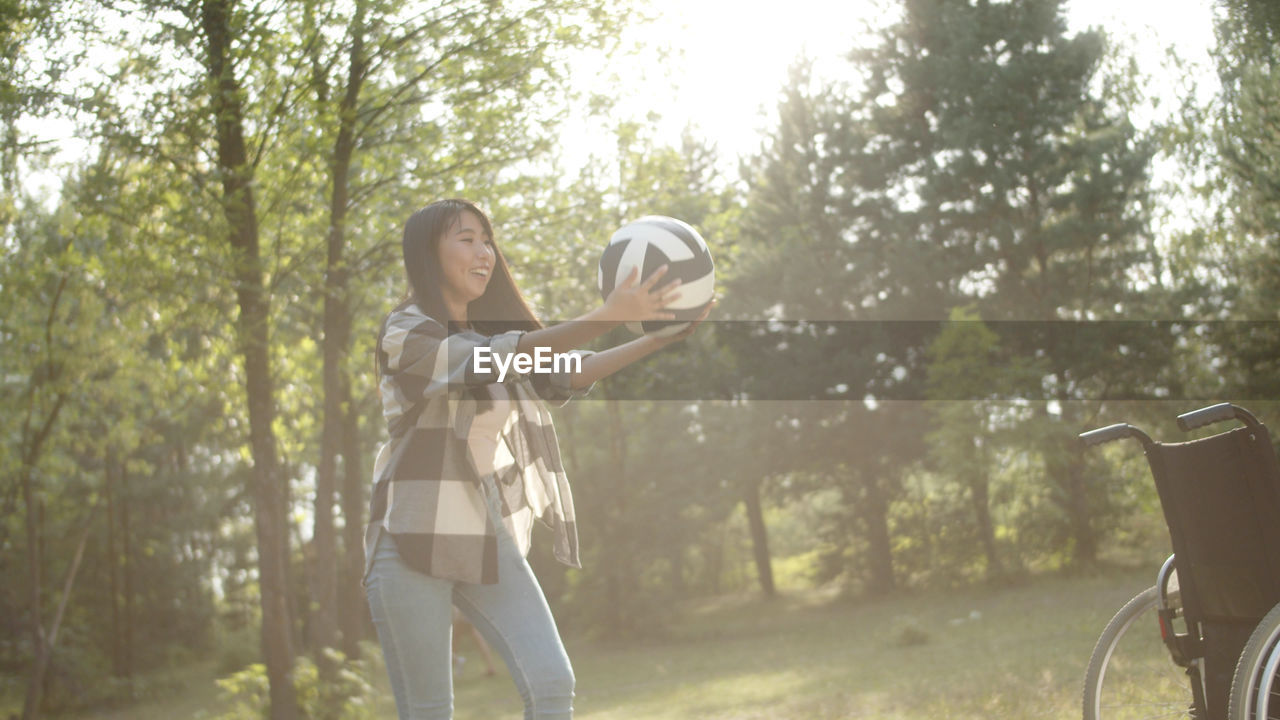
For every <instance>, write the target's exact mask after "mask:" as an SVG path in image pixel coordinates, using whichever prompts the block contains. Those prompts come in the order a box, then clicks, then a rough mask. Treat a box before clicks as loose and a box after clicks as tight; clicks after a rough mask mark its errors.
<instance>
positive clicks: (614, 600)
mask: <svg viewBox="0 0 1280 720" xmlns="http://www.w3.org/2000/svg"><path fill="white" fill-rule="evenodd" d="M605 405H606V407H607V409H608V413H609V457H610V464H611V466H612V467H611V469H612V471H613V486H614V491H613V507H612V508H608V509H607V510H606V513H607V514H608V516H609V517H608V521H607V522H606V523H605V527H606V528H607V529H608V536H607V537H606V538H605V543H606V547H608V548H609V554H610V556H611V560H610V562H609V569H608V570H607V571H606V572H608V580H607V584H606V602H607V606H606V609H605V614H606V618H605V620H606V623H607V627H608V631H609V632H610V633H616V632H620V631H621V630H622V629H623V618H622V610H623V608H622V606H623V599H622V598H623V597H624V594H625V593H626V592H627V591H628V588H630V585H631V582H630V581H631V578H630V576H629V573H630V565H631V563H630V562H629V557H630V553H629V552H628V544H629V540H630V537H629V534H628V533H627V527H628V524H627V521H626V519H627V500H626V487H627V483H626V458H627V444H626V442H627V441H626V436H625V435H624V433H625V429H624V428H623V425H622V408H621V407H620V405H619V403H618V401H617V400H616V399H613V398H610V399H609V400H607V401H605Z"/></svg>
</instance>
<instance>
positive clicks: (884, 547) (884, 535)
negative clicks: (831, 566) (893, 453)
mask: <svg viewBox="0 0 1280 720" xmlns="http://www.w3.org/2000/svg"><path fill="white" fill-rule="evenodd" d="M866 489H867V493H866V507H865V508H863V515H862V516H863V519H864V520H865V521H866V524H867V543H868V545H869V549H870V552H871V557H870V563H871V583H870V584H869V585H868V587H867V591H868V592H869V593H870V594H872V595H885V594H888V593H890V592H892V591H893V589H894V588H895V587H896V585H897V583H896V582H895V581H894V577H893V551H892V548H893V545H892V543H891V542H890V539H889V501H888V498H886V497H885V494H884V489H883V488H881V487H880V480H879V478H877V477H875V476H872V477H869V478H867V486H866Z"/></svg>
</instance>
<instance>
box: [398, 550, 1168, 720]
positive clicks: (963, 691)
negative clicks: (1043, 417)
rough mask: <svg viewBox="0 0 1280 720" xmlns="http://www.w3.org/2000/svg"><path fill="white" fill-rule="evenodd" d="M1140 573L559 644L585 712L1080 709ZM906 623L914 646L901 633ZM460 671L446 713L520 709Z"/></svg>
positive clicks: (784, 603) (788, 607)
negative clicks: (1109, 625)
mask: <svg viewBox="0 0 1280 720" xmlns="http://www.w3.org/2000/svg"><path fill="white" fill-rule="evenodd" d="M1153 577H1154V571H1151V572H1143V573H1132V572H1128V573H1114V574H1105V575H1098V576H1092V577H1078V578H1066V577H1055V578H1046V579H1041V580H1037V581H1035V582H1034V583H1030V584H1028V585H1026V586H1024V587H1014V588H1005V589H1000V590H988V589H981V588H974V589H968V590H962V591H957V592H954V593H951V594H948V595H941V594H931V595H928V596H913V597H904V598H899V599H891V600H883V601H876V602H865V603H859V604H851V603H836V602H832V601H831V600H829V599H828V598H825V597H824V596H823V595H822V594H821V593H808V594H790V595H786V596H784V597H783V598H781V599H779V600H777V601H774V602H763V601H759V600H754V599H749V598H742V599H732V598H727V599H720V600H717V601H714V602H703V603H699V604H696V605H691V606H689V607H686V608H681V609H680V612H679V619H678V621H677V622H676V624H675V628H676V633H674V635H675V636H676V637H678V638H679V639H678V640H674V641H666V642H661V643H657V642H655V643H653V644H650V645H646V646H631V647H625V648H614V649H608V648H603V647H597V646H592V645H589V644H585V643H580V642H573V641H572V640H571V639H570V640H567V641H566V645H567V646H568V649H569V654H570V657H571V658H573V662H574V668H575V672H576V673H577V676H578V696H577V700H576V702H575V708H576V710H577V716H579V717H583V718H593V719H595V720H623V719H624V718H625V719H627V720H641V719H644V720H660V719H670V720H687V719H688V718H699V719H701V718H706V719H708V720H714V719H721V718H723V719H728V718H735V719H742V720H745V719H747V718H804V719H806V720H809V719H814V720H817V719H820V718H851V717H867V718H886V719H888V718H913V719H920V720H925V719H933V718H975V719H976V718H983V719H986V718H1017V719H1023V718H1079V717H1080V687H1081V682H1082V678H1083V675H1084V669H1085V664H1086V662H1087V661H1088V657H1089V653H1090V651H1091V650H1092V648H1093V644H1094V642H1095V641H1096V640H1097V636H1098V633H1099V632H1101V630H1102V627H1103V626H1104V625H1105V624H1106V622H1107V620H1109V619H1110V618H1111V615H1112V614H1113V613H1114V612H1115V610H1116V609H1118V608H1119V606H1120V605H1122V604H1123V603H1124V602H1125V601H1127V600H1128V599H1129V598H1130V597H1131V596H1132V595H1134V594H1136V593H1137V592H1138V591H1139V590H1141V589H1142V588H1143V587H1144V586H1146V585H1149V584H1150V583H1151V581H1152V579H1153ZM975 611H976V613H975ZM910 628H914V629H919V630H923V635H924V636H925V637H924V639H923V641H922V642H919V643H918V644H909V643H908V642H907V639H908V636H909V635H912V633H909V632H908V630H907V629H910ZM915 636H916V637H917V638H918V636H919V634H918V633H917V634H915ZM468 669H469V670H470V671H471V672H472V673H473V674H472V675H471V676H469V677H468V676H465V675H464V676H463V677H461V678H460V679H459V680H458V682H457V697H456V698H455V703H454V704H455V708H456V717H457V718H458V720H480V719H482V718H511V719H513V720H514V719H516V718H520V717H521V712H520V702H519V697H518V695H517V694H516V692H515V690H514V687H513V686H512V684H511V681H510V679H509V678H507V677H504V676H502V675H499V677H497V678H485V677H483V676H481V675H480V673H479V670H478V669H476V668H468ZM387 716H388V717H394V712H393V708H392V706H388V715H387Z"/></svg>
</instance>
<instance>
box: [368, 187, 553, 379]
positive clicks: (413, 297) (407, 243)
mask: <svg viewBox="0 0 1280 720" xmlns="http://www.w3.org/2000/svg"><path fill="white" fill-rule="evenodd" d="M467 211H470V212H473V213H475V215H476V217H477V218H479V220H480V225H481V227H482V228H483V229H484V232H485V235H487V236H488V237H489V239H490V240H493V241H494V243H493V252H494V261H493V272H492V274H491V275H490V277H489V284H488V285H487V286H485V290H484V294H483V295H481V296H480V297H478V298H476V299H475V300H472V301H471V302H470V303H469V304H468V305H467V316H468V321H469V322H470V324H471V327H472V329H474V330H475V331H476V332H478V333H480V334H482V335H494V334H497V333H502V332H507V331H509V330H525V331H528V330H537V329H539V328H541V327H542V323H541V322H540V321H539V320H538V318H537V316H536V315H534V314H533V310H532V309H530V307H529V303H528V302H526V301H525V299H524V295H522V294H521V293H520V289H519V288H517V287H516V283H515V280H513V279H512V277H511V271H510V269H509V268H508V267H507V260H506V258H505V257H504V256H503V254H502V248H501V247H499V246H498V243H497V239H496V238H494V236H493V225H492V224H490V222H489V217H488V216H487V215H485V214H484V211H482V210H481V209H480V208H479V207H476V205H475V203H473V202H471V201H469V200H462V199H459V198H450V199H447V200H437V201H436V202H433V203H431V204H430V205H428V206H426V207H424V208H422V209H421V210H418V211H417V212H415V213H414V214H412V215H410V216H409V219H408V220H407V221H405V224H404V239H403V240H402V242H401V248H402V250H403V253H404V271H405V276H406V277H407V278H408V285H409V287H408V290H407V291H406V292H405V295H404V298H402V300H401V302H400V304H399V305H397V306H396V307H395V310H392V311H391V312H395V311H396V310H401V309H403V308H405V307H408V306H409V305H410V304H415V305H417V306H418V309H420V310H422V312H423V313H424V314H425V315H427V316H428V317H430V318H434V319H436V320H438V321H439V322H440V323H441V324H442V325H444V326H445V328H446V331H447V332H448V333H449V334H450V335H452V334H453V333H455V332H459V331H460V330H461V328H460V327H459V326H458V324H457V323H456V322H454V321H453V320H452V319H450V318H449V310H448V307H447V306H446V305H445V304H444V294H443V293H442V292H441V290H440V285H441V280H440V254H439V246H440V238H441V237H443V236H444V233H445V231H446V230H448V229H449V228H450V227H452V226H453V223H454V222H456V221H457V220H458V217H459V216H460V215H461V214H462V213H463V212H467ZM390 316H391V313H388V314H387V317H384V318H383V320H382V327H381V329H380V330H379V331H378V344H377V349H376V351H375V356H374V363H375V367H376V370H377V377H378V380H379V382H381V378H382V363H383V358H382V336H383V334H384V333H385V332H386V327H387V318H389V317H390Z"/></svg>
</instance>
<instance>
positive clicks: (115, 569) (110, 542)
mask: <svg viewBox="0 0 1280 720" xmlns="http://www.w3.org/2000/svg"><path fill="white" fill-rule="evenodd" d="M114 460H115V458H114V457H113V456H111V455H109V456H108V457H107V466H106V476H107V486H106V488H105V491H104V495H105V497H104V500H105V501H106V503H107V557H106V566H107V591H108V592H109V593H110V595H111V674H112V675H113V676H115V677H120V675H121V674H122V672H121V671H122V670H123V669H124V654H123V653H122V652H121V643H120V558H119V556H117V555H116V508H115V498H113V497H112V488H111V485H112V482H111V473H112V470H113V465H114Z"/></svg>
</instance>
